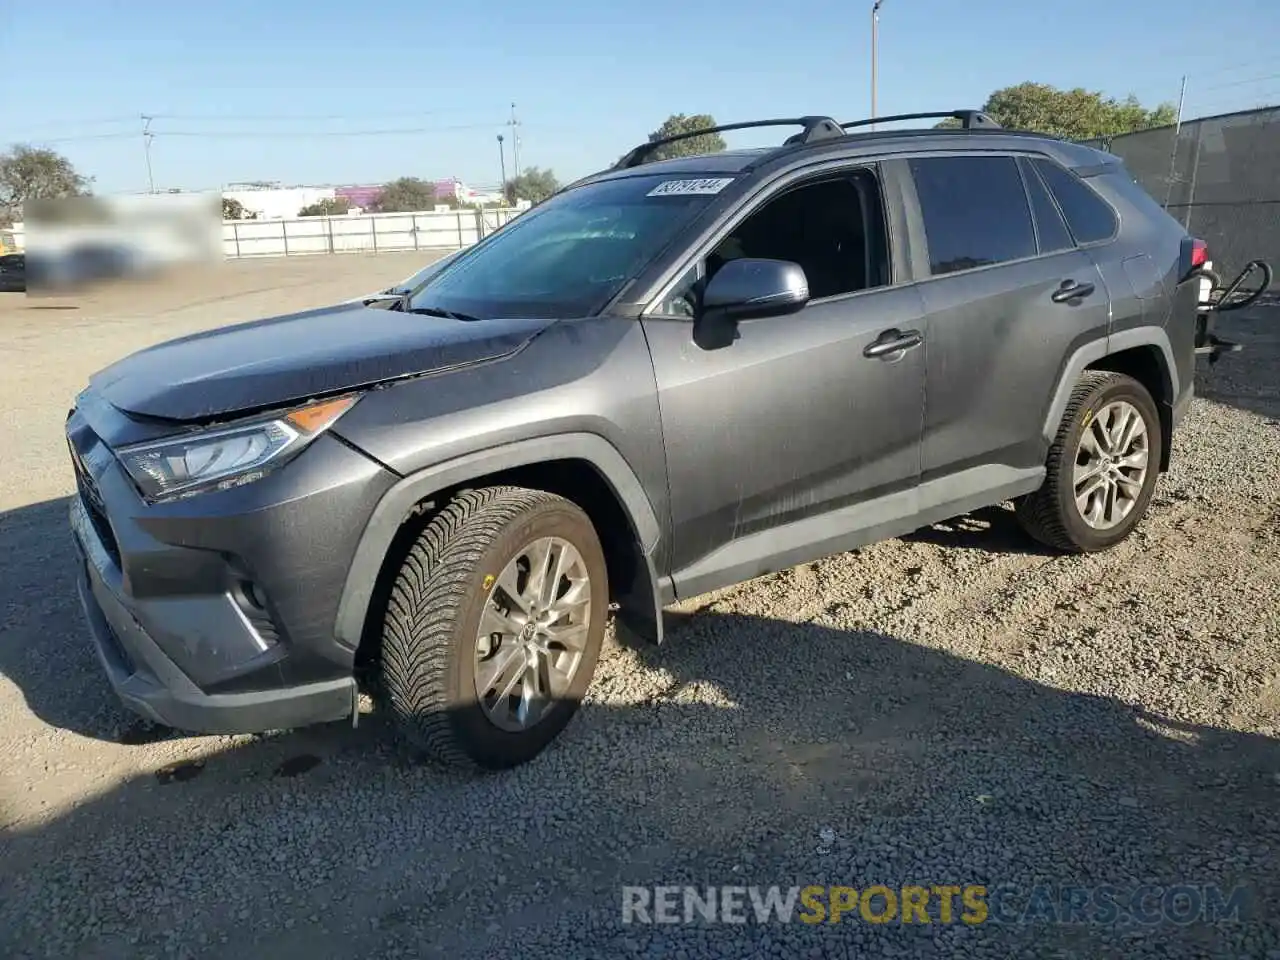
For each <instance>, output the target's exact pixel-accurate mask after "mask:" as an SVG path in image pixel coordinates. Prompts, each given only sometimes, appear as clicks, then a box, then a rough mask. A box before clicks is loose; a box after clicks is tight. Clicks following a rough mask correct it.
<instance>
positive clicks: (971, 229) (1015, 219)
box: [910, 157, 1036, 276]
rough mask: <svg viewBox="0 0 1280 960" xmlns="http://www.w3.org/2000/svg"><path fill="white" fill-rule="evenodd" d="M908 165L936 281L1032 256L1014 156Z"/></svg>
mask: <svg viewBox="0 0 1280 960" xmlns="http://www.w3.org/2000/svg"><path fill="white" fill-rule="evenodd" d="M910 166H911V175H912V177H913V178H914V179H915V184H916V195H917V196H918V197H919V200H920V210H921V214H922V216H923V218H924V230H925V237H926V239H927V240H928V243H929V265H930V269H931V270H932V272H933V274H934V276H938V275H940V274H947V273H955V272H956V271H957V270H970V269H973V268H975V267H985V266H990V265H992V264H996V263H1007V262H1008V261H1010V260H1021V259H1023V258H1024V257H1033V256H1035V254H1036V237H1035V231H1034V229H1033V228H1032V226H1031V209H1030V207H1029V206H1028V205H1027V194H1026V191H1025V190H1023V188H1022V177H1021V174H1019V172H1018V164H1017V161H1016V160H1014V158H1013V157H922V158H918V159H915V160H911V161H910Z"/></svg>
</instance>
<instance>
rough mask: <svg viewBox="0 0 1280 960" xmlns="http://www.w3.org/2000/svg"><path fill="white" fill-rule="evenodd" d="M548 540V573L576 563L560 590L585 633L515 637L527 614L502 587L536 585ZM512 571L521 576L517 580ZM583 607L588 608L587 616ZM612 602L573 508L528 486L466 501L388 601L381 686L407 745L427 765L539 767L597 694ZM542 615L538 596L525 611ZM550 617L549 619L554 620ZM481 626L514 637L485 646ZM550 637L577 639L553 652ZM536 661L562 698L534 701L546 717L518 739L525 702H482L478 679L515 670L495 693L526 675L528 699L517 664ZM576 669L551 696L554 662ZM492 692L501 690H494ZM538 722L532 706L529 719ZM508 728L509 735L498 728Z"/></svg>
mask: <svg viewBox="0 0 1280 960" xmlns="http://www.w3.org/2000/svg"><path fill="white" fill-rule="evenodd" d="M547 538H551V540H550V541H549V543H550V546H551V550H550V551H549V552H548V554H547V556H548V562H549V563H556V562H559V561H558V558H560V557H565V558H570V559H568V560H566V561H565V562H566V563H569V564H570V565H569V566H568V567H566V575H565V576H564V577H559V578H557V586H560V585H564V584H566V583H567V584H569V586H567V587H565V588H563V589H562V595H563V597H564V600H563V601H562V602H563V603H565V604H569V603H572V604H573V611H574V613H573V616H574V617H575V618H577V619H578V620H584V619H585V623H578V624H576V625H571V626H568V627H566V626H558V625H556V624H555V623H554V622H553V619H549V620H547V621H546V622H547V624H548V625H547V626H546V627H545V628H544V627H540V626H538V624H524V625H523V626H524V629H523V630H522V631H521V632H519V633H517V632H515V631H516V630H517V629H519V627H520V626H521V623H520V622H519V621H521V618H523V617H524V613H523V611H522V610H521V609H520V608H518V607H517V606H515V605H514V604H512V603H510V602H509V601H510V598H509V597H508V595H507V594H506V592H505V590H504V585H505V584H507V583H508V581H509V582H510V583H511V584H518V583H523V584H524V585H525V587H529V585H530V584H531V583H532V582H533V581H532V579H531V578H530V575H529V574H528V573H525V574H524V579H523V580H520V579H519V578H520V570H522V569H524V568H525V567H527V566H528V565H529V564H528V563H527V562H526V561H527V560H528V557H529V553H528V551H529V550H530V548H531V547H533V546H536V545H538V544H544V545H545V544H547V543H548V540H547ZM556 544H568V545H569V546H570V547H572V551H569V550H566V549H563V548H559V551H560V552H559V553H557V552H556V550H557V548H556ZM575 552H576V559H574V558H573V557H574V553H575ZM522 565H523V566H522ZM509 569H513V570H515V571H516V572H515V573H514V574H512V575H511V579H510V580H509V578H508V577H507V576H506V575H507V573H508V572H509ZM558 572H559V569H558V568H557V573H558ZM575 576H576V577H577V579H576V581H575V580H574V579H573V578H574V577H575ZM512 589H513V591H514V592H515V593H521V591H517V590H515V588H514V586H513V587H512ZM530 589H531V588H530ZM571 593H572V594H573V596H572V597H571V596H570V594H571ZM521 596H524V595H523V593H521ZM583 597H585V598H587V599H586V607H585V614H584V613H583V610H582V603H581V598H583ZM608 597H609V590H608V582H607V571H606V567H605V560H604V551H603V549H602V548H601V545H600V540H599V537H598V536H597V534H596V531H595V528H594V527H593V526H592V524H591V521H590V519H589V518H588V517H587V515H586V513H584V512H583V511H582V509H581V508H579V507H578V506H577V505H576V504H574V503H572V502H570V501H569V500H566V499H564V498H562V497H559V496H556V495H554V494H551V493H546V492H543V491H539V490H527V489H524V488H520V487H489V488H485V489H482V490H475V491H468V492H466V493H464V494H461V495H459V496H458V497H456V498H455V499H454V500H452V501H451V502H450V503H449V504H448V506H446V507H445V508H444V509H443V510H441V511H440V512H439V513H438V514H436V516H435V517H433V518H432V520H431V521H430V523H428V524H427V526H426V528H425V529H424V530H423V532H422V533H421V535H419V537H418V538H417V540H416V541H415V542H414V543H413V545H412V546H411V547H410V548H409V551H408V554H407V556H406V557H405V559H404V562H403V563H402V565H401V567H400V570H399V571H398V573H397V575H396V577H395V581H394V583H393V585H392V588H391V594H390V598H389V600H388V603H387V610H386V615H385V618H384V622H383V636H382V652H381V657H380V687H381V692H382V695H383V697H384V699H385V702H386V704H387V705H388V706H389V707H390V710H391V713H392V716H393V717H394V722H395V726H396V728H397V731H398V733H399V735H400V736H401V737H402V739H404V740H405V741H407V742H408V744H409V745H410V746H411V747H413V748H415V749H416V750H418V751H420V752H421V753H423V754H425V755H426V756H427V757H428V758H429V759H431V760H433V761H436V762H439V763H445V764H449V765H462V766H471V767H479V768H482V769H490V770H500V769H505V768H509V767H514V766H517V765H519V764H522V763H526V762H528V761H529V760H532V759H533V758H534V757H535V756H537V755H538V754H539V753H541V752H542V750H543V749H545V748H546V747H547V745H548V744H549V743H551V741H552V740H554V739H555V738H556V737H557V736H558V735H559V734H560V733H561V731H562V730H563V729H564V728H565V726H566V725H567V724H568V723H569V721H570V720H571V719H572V718H573V715H574V714H575V713H576V712H577V709H578V706H579V704H580V703H581V700H582V697H583V695H584V694H585V693H586V690H587V687H588V686H590V684H591V680H592V677H593V676H594V674H595V667H596V661H597V660H598V659H599V656H600V646H601V643H602V641H603V638H604V632H605V621H606V617H607V615H608ZM496 600H501V601H502V603H503V604H504V605H507V606H511V607H512V609H511V611H509V612H508V614H507V615H506V616H505V617H504V616H503V615H502V614H500V613H498V612H497V611H496V609H495V610H490V608H491V606H492V604H491V601H496ZM527 600H528V597H525V601H527ZM522 602H524V601H522ZM541 605H542V600H541V599H540V598H539V599H536V600H534V601H533V602H528V603H527V606H528V607H529V608H530V609H535V610H536V609H538V608H540V606H541ZM551 606H555V604H554V603H553V604H551ZM553 613H554V611H549V612H548V613H547V614H546V617H547V618H553ZM482 616H483V617H485V618H486V619H485V620H484V622H485V624H486V625H494V624H500V625H502V626H506V627H512V630H511V631H510V635H509V636H508V633H507V632H505V631H495V632H494V633H486V637H485V638H484V639H483V640H482V639H481V638H480V637H479V636H478V633H479V630H480V628H481V622H482ZM495 618H496V619H495ZM539 622H540V623H541V622H542V621H539ZM553 630H554V631H560V632H559V633H557V634H555V636H556V637H560V636H563V637H566V638H567V637H569V636H570V635H572V636H573V642H572V645H570V646H565V645H564V644H561V645H560V646H559V647H557V646H556V644H558V643H560V641H559V640H558V639H552V633H551V632H550V631H553ZM537 644H541V645H543V646H544V647H546V648H547V649H548V650H549V651H550V652H548V653H543V654H540V653H538V652H537V651H536V650H534V649H533V647H534V646H535V645H537ZM579 645H580V646H579ZM482 653H483V654H487V658H486V660H485V661H484V662H483V663H480V662H478V659H477V658H478V656H480V655H481V654H482ZM539 657H541V659H538V658H539ZM499 658H501V659H499ZM533 660H538V663H539V664H540V665H541V667H540V669H539V670H538V671H535V673H536V675H537V676H539V677H541V678H542V682H543V687H544V689H546V690H552V692H553V693H554V696H549V697H546V698H545V699H544V700H541V701H540V700H538V699H536V698H535V699H534V700H532V701H531V703H532V704H533V705H536V704H537V703H539V702H541V703H543V704H544V709H543V710H542V711H541V713H540V718H539V719H537V720H536V722H533V723H530V724H529V725H527V726H526V727H524V728H522V729H518V726H519V722H518V717H515V716H514V714H513V711H512V709H511V708H512V706H513V705H514V704H515V703H516V702H517V701H514V700H513V699H512V698H511V697H507V698H505V699H504V698H500V697H497V696H493V697H491V699H489V700H485V699H483V698H482V695H481V693H480V691H479V690H478V689H477V685H478V684H477V679H476V678H477V675H479V676H480V677H481V678H482V679H481V682H483V681H484V678H485V677H486V676H487V674H488V672H490V671H491V670H494V669H496V668H497V667H498V666H500V665H501V664H504V663H506V664H510V667H509V672H508V673H507V674H503V675H501V676H499V677H498V681H500V684H499V685H504V686H505V685H506V684H507V683H508V680H509V678H510V676H515V675H517V674H519V675H521V676H523V677H524V680H523V681H521V687H520V689H521V690H525V689H529V690H532V689H533V686H534V685H533V683H532V680H533V677H534V674H531V673H530V672H529V671H530V669H532V668H528V667H521V666H520V665H521V664H522V663H525V662H526V661H528V662H532V661H533ZM570 661H572V662H573V664H574V669H573V671H572V674H571V676H569V677H567V678H561V679H560V681H557V682H559V684H560V688H559V689H553V683H552V682H551V681H549V680H548V678H549V677H550V676H551V675H552V667H551V666H550V664H551V663H552V662H556V663H565V662H570ZM556 676H557V677H560V674H559V673H556ZM489 689H490V690H491V691H496V689H497V686H496V685H495V686H494V687H492V688H489ZM486 703H488V704H489V706H490V707H492V712H491V711H490V710H489V709H486ZM533 715H534V714H533V709H532V705H531V706H530V713H529V717H532V716H533ZM495 718H497V719H495ZM526 719H528V718H526ZM500 721H501V722H505V723H507V724H508V725H509V726H508V727H507V728H504V727H502V726H500V725H499V722H500ZM512 725H514V726H512Z"/></svg>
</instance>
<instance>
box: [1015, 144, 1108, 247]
mask: <svg viewBox="0 0 1280 960" xmlns="http://www.w3.org/2000/svg"><path fill="white" fill-rule="evenodd" d="M1033 163H1034V164H1035V167H1036V169H1037V170H1038V171H1040V175H1041V176H1042V177H1044V182H1045V183H1046V184H1048V185H1049V189H1050V190H1052V191H1053V195H1054V196H1055V197H1056V198H1057V200H1058V206H1060V207H1061V208H1062V212H1063V214H1065V215H1066V218H1067V225H1068V226H1069V227H1071V232H1072V233H1073V234H1075V238H1076V242H1077V243H1093V242H1095V241H1097V240H1109V239H1110V238H1111V237H1112V236H1113V235H1114V234H1115V232H1116V227H1117V226H1118V224H1117V223H1116V215H1115V212H1114V211H1113V210H1112V209H1111V207H1110V206H1108V204H1107V202H1106V201H1105V200H1103V199H1102V198H1101V197H1099V196H1098V195H1097V194H1096V193H1094V192H1093V190H1091V189H1090V188H1089V187H1088V186H1087V185H1086V184H1085V182H1084V181H1083V180H1081V179H1080V178H1079V177H1077V176H1076V175H1075V174H1074V173H1071V172H1070V171H1068V170H1064V169H1062V167H1060V166H1058V165H1057V164H1056V163H1053V162H1052V161H1049V160H1034V161H1033Z"/></svg>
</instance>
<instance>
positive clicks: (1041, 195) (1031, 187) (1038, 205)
mask: <svg viewBox="0 0 1280 960" xmlns="http://www.w3.org/2000/svg"><path fill="white" fill-rule="evenodd" d="M1022 172H1023V174H1024V179H1025V180H1026V183H1027V193H1028V194H1029V195H1030V197H1031V209H1032V210H1033V211H1034V212H1035V216H1036V230H1037V232H1038V233H1039V236H1040V252H1041V253H1056V252H1057V251H1059V250H1070V249H1071V248H1072V247H1073V246H1075V244H1074V243H1073V242H1072V240H1071V234H1070V233H1069V232H1068V231H1067V225H1066V223H1065V222H1064V221H1063V219H1062V213H1061V212H1060V211H1059V210H1058V207H1057V204H1055V203H1054V202H1053V197H1051V196H1049V190H1048V188H1047V187H1045V185H1044V183H1042V182H1041V180H1040V176H1039V175H1038V174H1037V173H1036V172H1035V170H1033V169H1031V167H1029V166H1024V167H1023V168H1022Z"/></svg>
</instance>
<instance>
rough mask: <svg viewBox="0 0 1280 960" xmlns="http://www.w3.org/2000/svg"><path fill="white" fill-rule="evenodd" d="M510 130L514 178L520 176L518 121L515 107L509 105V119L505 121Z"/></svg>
mask: <svg viewBox="0 0 1280 960" xmlns="http://www.w3.org/2000/svg"><path fill="white" fill-rule="evenodd" d="M507 126H509V127H510V128H511V166H512V167H513V169H514V171H515V176H517V177H519V176H520V130H519V127H520V121H519V120H517V119H516V105H515V104H514V103H512V104H511V119H510V120H508V121H507Z"/></svg>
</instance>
